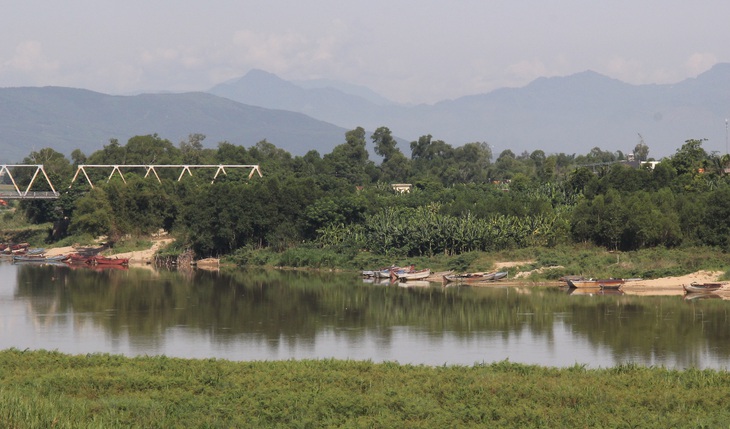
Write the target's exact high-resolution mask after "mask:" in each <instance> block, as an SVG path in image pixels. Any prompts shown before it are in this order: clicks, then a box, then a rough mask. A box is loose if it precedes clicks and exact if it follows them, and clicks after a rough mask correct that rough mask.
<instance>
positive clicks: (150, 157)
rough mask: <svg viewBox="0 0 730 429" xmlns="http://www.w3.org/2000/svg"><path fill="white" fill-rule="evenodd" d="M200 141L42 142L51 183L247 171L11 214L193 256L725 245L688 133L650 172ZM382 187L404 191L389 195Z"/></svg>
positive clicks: (90, 195) (641, 154)
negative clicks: (206, 168)
mask: <svg viewBox="0 0 730 429" xmlns="http://www.w3.org/2000/svg"><path fill="white" fill-rule="evenodd" d="M204 139H205V136H202V135H199V134H195V135H191V136H190V137H189V139H188V141H184V142H181V143H180V144H179V145H178V146H175V145H174V144H172V143H171V142H169V141H168V140H165V139H162V138H160V137H158V136H157V135H147V136H136V137H133V138H131V139H130V140H129V141H128V142H127V144H126V145H121V144H120V143H119V142H118V141H116V140H111V141H110V142H109V144H107V145H105V146H104V147H103V149H101V150H99V151H97V152H94V153H93V154H91V155H89V156H88V157H87V156H86V155H85V154H83V153H81V152H80V151H78V150H77V151H74V152H73V154H72V156H71V158H72V159H71V160H70V161H69V160H67V159H66V158H65V157H64V156H63V155H62V154H59V153H57V152H55V151H53V150H52V149H43V150H41V151H39V152H33V153H31V155H30V156H29V157H28V158H27V159H26V160H24V161H25V162H26V163H42V164H44V165H45V166H46V170H47V171H48V172H49V174H50V176H51V178H52V180H54V182H55V183H62V182H64V181H68V180H69V178H70V177H72V176H73V175H74V172H75V167H76V166H77V165H79V164H127V165H129V164H141V165H147V164H153V163H154V164H210V165H218V164H256V165H260V168H261V171H262V172H263V177H258V176H254V177H252V178H248V177H247V174H246V173H242V172H234V171H230V172H228V173H227V174H226V175H221V176H219V177H217V178H216V179H215V181H214V182H213V183H211V178H212V175H213V172H210V175H208V176H206V175H205V174H202V173H201V174H198V175H193V176H192V177H191V176H187V175H186V176H184V177H182V178H180V180H178V179H179V177H178V174H179V171H178V172H174V171H173V170H169V171H164V172H161V173H160V178H161V183H160V182H158V181H157V180H155V179H154V178H150V177H144V176H145V170H144V169H143V168H140V169H139V171H136V172H135V171H133V172H127V173H125V180H122V178H121V177H117V176H114V175H112V176H110V175H109V172H108V171H107V172H104V171H97V170H94V171H91V172H90V173H89V174H90V176H91V179H92V180H93V181H94V183H95V184H96V185H97V186H95V187H94V188H93V189H91V188H90V186H89V185H88V184H87V183H86V182H85V181H79V180H77V181H76V182H75V183H74V186H73V187H72V188H71V189H70V190H69V191H68V192H65V193H64V194H63V196H62V198H60V199H59V200H57V201H55V202H49V201H40V202H38V201H34V202H30V201H26V202H23V203H22V206H21V208H22V210H23V212H24V213H25V215H26V216H27V218H28V219H30V220H31V221H32V222H37V223H41V222H49V221H53V222H55V225H56V226H55V228H54V233H53V237H51V239H52V240H57V239H60V238H62V237H64V236H68V235H91V236H98V235H107V236H109V237H111V239H112V240H116V239H118V238H120V237H122V236H125V235H128V234H132V235H143V234H149V233H153V232H156V231H157V230H159V229H160V228H163V229H165V230H168V231H171V232H172V233H173V234H175V235H176V236H177V237H178V238H179V239H180V240H181V241H182V242H184V243H187V245H189V246H190V247H191V248H192V249H193V250H194V251H195V252H196V253H197V254H198V255H199V256H209V255H215V256H217V255H223V254H231V253H235V252H239V253H240V252H247V251H248V250H250V249H262V248H267V249H270V250H273V251H283V250H286V249H291V248H294V247H300V248H301V247H303V248H310V249H311V248H318V249H326V250H330V251H334V252H337V253H339V254H350V255H354V254H356V253H358V252H361V251H369V252H372V253H374V254H379V255H388V256H431V255H436V254H447V255H454V254H461V253H463V252H470V251H495V250H504V249H513V248H524V247H530V246H536V245H538V246H554V245H558V244H566V243H591V244H595V245H598V246H603V247H605V248H608V249H619V250H637V249H645V248H652V247H657V246H658V247H676V246H682V245H692V246H697V245H707V246H715V247H718V248H720V249H722V250H728V249H730V198H728V197H730V176H728V175H727V174H726V173H725V170H726V168H727V167H728V166H729V165H730V164H729V161H730V157H728V156H727V155H724V156H719V155H718V154H714V153H713V154H708V153H707V152H706V151H705V150H704V149H703V148H702V143H703V140H687V141H686V142H685V143H684V144H683V145H682V146H681V147H680V148H679V149H677V151H676V153H675V154H674V155H673V156H671V157H667V158H665V159H663V160H662V161H661V162H660V163H658V164H656V165H655V166H654V167H653V168H652V165H650V164H646V165H639V163H638V160H639V159H646V158H647V155H648V147H647V146H646V145H645V144H643V142H641V143H639V144H638V145H637V147H636V150H635V153H634V154H632V157H631V158H635V159H636V160H637V161H636V162H633V163H632V162H629V159H627V158H628V157H625V156H624V155H623V154H622V153H621V152H617V153H612V152H606V151H602V150H601V149H599V148H593V149H592V150H591V151H590V152H589V153H587V154H585V155H575V154H572V155H568V154H563V153H559V154H551V155H547V154H545V153H544V152H543V151H541V150H536V151H534V152H532V153H527V152H525V153H523V154H520V155H515V154H514V153H513V152H512V151H510V150H505V151H503V152H502V153H500V154H499V155H498V156H497V157H496V160H494V161H493V154H492V151H491V147H490V146H489V145H488V144H487V143H484V142H475V143H469V144H466V145H463V146H460V147H456V148H454V147H452V146H450V145H449V144H447V143H446V142H443V141H441V140H435V139H433V138H432V137H431V136H430V135H426V136H423V137H421V138H419V139H418V140H417V141H414V142H411V144H410V150H411V154H410V157H408V156H406V155H405V154H404V153H403V152H402V151H401V150H400V148H398V144H397V141H396V140H395V139H394V138H393V137H392V135H391V133H390V130H388V129H387V128H385V127H382V128H379V129H378V130H376V131H375V132H374V133H373V134H372V135H371V136H370V140H372V145H373V148H374V149H373V150H372V151H373V152H374V153H375V154H376V155H377V156H378V157H382V160H381V162H380V163H379V164H376V163H375V162H373V161H372V160H370V159H369V157H370V155H369V152H368V149H367V146H368V138H367V136H366V133H365V131H364V130H363V129H362V128H356V129H354V130H352V131H349V132H347V133H346V135H345V141H344V143H342V144H341V145H339V146H337V147H335V149H334V150H333V151H332V153H329V154H325V155H324V156H321V155H320V154H319V153H318V152H316V151H310V152H309V153H307V154H306V155H304V156H296V157H293V156H292V155H291V154H289V153H287V152H286V151H284V150H282V149H279V148H277V147H276V146H275V145H274V144H272V143H269V142H267V141H266V140H264V141H261V142H259V143H257V144H256V145H254V146H252V147H250V148H248V149H247V148H244V147H242V146H237V145H234V144H231V143H229V142H220V143H219V144H218V146H217V149H205V148H203V145H202V141H203V140H204ZM29 179H30V178H29V177H25V178H24V177H20V178H19V179H18V181H19V183H21V184H22V183H27V182H28V181H29ZM393 183H408V184H411V185H412V189H411V191H410V192H408V193H402V194H401V193H399V192H396V191H394V190H393V188H392V187H391V184H393ZM39 186H43V184H40V185H39Z"/></svg>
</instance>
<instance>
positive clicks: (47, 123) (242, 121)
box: [0, 87, 347, 163]
mask: <svg viewBox="0 0 730 429" xmlns="http://www.w3.org/2000/svg"><path fill="white" fill-rule="evenodd" d="M0 130H2V131H0V163H17V162H20V161H22V159H23V158H24V157H26V156H28V155H29V154H30V152H31V151H33V150H39V149H42V148H45V147H51V148H53V149H55V150H57V151H59V152H61V153H63V154H65V155H69V154H70V153H71V152H72V151H73V150H74V149H81V150H82V151H83V152H84V153H85V154H87V155H89V154H91V153H93V152H94V151H96V150H99V149H101V148H102V147H103V146H104V145H105V144H107V143H109V140H110V139H112V138H116V139H118V140H119V142H120V143H122V144H125V143H126V142H127V140H129V138H130V137H133V136H135V135H146V134H155V133H156V134H157V135H159V136H160V137H161V138H165V139H168V140H170V141H171V142H172V143H173V144H175V145H177V144H179V143H180V142H181V141H183V140H187V137H188V135H189V134H192V133H200V134H204V135H205V136H206V139H205V141H204V142H203V143H204V146H206V147H216V145H217V144H218V143H219V142H221V141H228V142H230V143H233V144H237V145H243V146H245V147H250V146H253V145H255V144H256V143H257V142H259V141H261V140H263V139H267V140H268V141H269V142H271V143H274V144H275V145H276V146H278V147H281V148H284V149H286V150H287V151H289V152H290V153H292V154H295V155H303V154H305V153H306V152H308V151H309V150H312V149H314V150H317V151H319V152H320V154H324V153H329V152H331V151H332V148H334V147H335V146H336V145H338V144H341V143H344V141H345V133H346V132H347V130H346V129H344V128H340V127H337V126H335V125H332V124H328V123H326V122H323V121H320V120H316V119H312V118H310V117H308V116H306V115H303V114H301V113H296V112H289V111H283V110H273V109H264V108H261V107H254V106H249V105H245V104H241V103H238V102H235V101H231V100H229V99H226V98H221V97H217V96H214V95H211V94H206V93H203V92H190V93H183V94H142V95H136V96H113V95H106V94H101V93H98V92H92V91H87V90H84V89H73V88H60V87H43V88H0Z"/></svg>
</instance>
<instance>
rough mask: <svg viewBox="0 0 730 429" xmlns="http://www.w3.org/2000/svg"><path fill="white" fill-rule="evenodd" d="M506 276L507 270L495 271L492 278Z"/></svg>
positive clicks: (496, 278)
mask: <svg viewBox="0 0 730 429" xmlns="http://www.w3.org/2000/svg"><path fill="white" fill-rule="evenodd" d="M505 277H507V271H498V272H496V273H494V278H493V279H492V280H501V279H503V278H505Z"/></svg>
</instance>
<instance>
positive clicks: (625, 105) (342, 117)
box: [215, 64, 730, 157]
mask: <svg viewBox="0 0 730 429" xmlns="http://www.w3.org/2000/svg"><path fill="white" fill-rule="evenodd" d="M300 85H303V84H300ZM336 86H337V85H334V84H331V85H330V87H329V88H319V89H316V90H315V89H305V88H303V87H301V86H299V85H295V84H294V83H292V82H287V81H285V80H282V79H280V78H278V77H276V76H275V75H272V74H270V73H266V72H262V71H260V70H252V71H251V72H249V73H248V74H247V75H246V76H244V77H242V78H241V79H238V80H235V81H232V82H229V83H228V84H226V85H225V86H218V87H216V89H215V91H216V93H217V94H219V95H222V96H226V97H229V98H231V99H234V100H237V101H239V102H243V103H247V104H256V105H260V106H263V107H276V108H282V109H287V110H293V111H298V112H303V113H306V114H307V115H309V116H312V117H315V118H318V119H321V120H325V121H328V122H331V123H334V124H337V125H340V126H343V127H345V128H348V129H351V128H353V127H354V126H357V125H360V126H363V127H365V128H366V129H367V130H369V131H372V130H374V129H375V128H377V127H378V126H387V127H389V128H390V129H391V131H392V132H393V134H394V135H397V136H399V137H401V138H403V139H405V140H406V141H413V140H416V139H418V137H420V136H422V135H425V134H431V135H432V136H433V137H434V138H436V139H441V140H444V141H446V142H447V143H449V144H451V145H453V146H460V145H462V144H464V143H468V142H475V141H485V142H488V143H490V144H491V145H492V146H493V148H494V150H495V152H497V153H499V152H501V151H502V150H505V149H511V150H512V151H513V152H516V153H520V152H522V151H525V150H527V151H532V150H535V149H542V150H544V151H546V152H548V153H551V152H566V153H587V152H588V151H590V149H591V148H593V147H600V148H601V149H603V150H611V151H615V150H621V151H623V152H629V151H631V150H633V148H634V147H635V146H636V144H637V143H638V142H639V139H640V137H639V134H641V136H642V137H641V138H643V139H644V141H645V142H646V143H647V144H648V145H649V148H650V156H658V157H661V156H665V155H670V154H672V153H674V152H675V150H676V149H677V148H679V147H680V146H681V145H682V144H683V143H684V141H685V140H687V139H693V138H707V139H708V142H707V143H706V144H705V145H704V147H705V148H706V149H707V150H708V151H712V150H718V151H723V152H724V149H725V118H726V117H728V115H730V64H717V65H716V66H715V67H713V68H712V69H711V70H708V71H707V72H705V73H703V74H701V75H699V76H697V77H696V78H692V79H686V80H684V81H682V82H678V83H676V84H672V85H632V84H628V83H625V82H621V81H619V80H616V79H612V78H609V77H606V76H603V75H601V74H599V73H596V72H593V71H585V72H581V73H576V74H573V75H570V76H560V77H549V78H538V79H536V80H535V81H533V82H531V83H530V84H528V85H526V86H524V87H521V88H501V89H497V90H495V91H491V92H489V93H485V94H474V95H469V96H464V97H460V98H457V99H454V100H444V101H441V102H438V103H435V104H433V105H418V106H402V105H395V104H387V103H385V104H383V103H377V102H372V101H368V100H366V99H365V98H364V97H359V96H357V97H356V96H353V95H350V94H345V93H344V92H343V91H341V90H336V89H333V88H334V87H336ZM341 88H345V87H341ZM403 150H404V152H406V153H408V148H407V146H406V147H404V148H403Z"/></svg>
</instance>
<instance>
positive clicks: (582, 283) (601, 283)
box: [566, 278, 626, 289]
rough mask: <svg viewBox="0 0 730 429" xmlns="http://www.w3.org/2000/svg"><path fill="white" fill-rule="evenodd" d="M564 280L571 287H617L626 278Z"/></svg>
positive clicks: (624, 281)
mask: <svg viewBox="0 0 730 429" xmlns="http://www.w3.org/2000/svg"><path fill="white" fill-rule="evenodd" d="M566 282H567V283H568V286H570V287H571V288H581V287H590V288H599V289H600V288H601V287H604V288H607V289H608V288H619V287H621V286H622V285H623V284H624V283H626V280H624V279H586V280H572V279H569V278H568V279H566Z"/></svg>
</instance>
